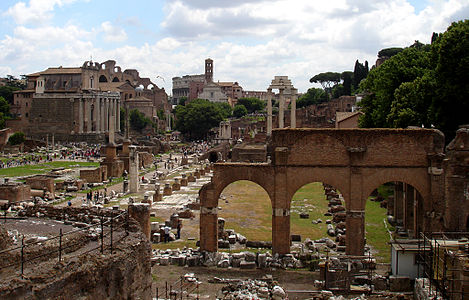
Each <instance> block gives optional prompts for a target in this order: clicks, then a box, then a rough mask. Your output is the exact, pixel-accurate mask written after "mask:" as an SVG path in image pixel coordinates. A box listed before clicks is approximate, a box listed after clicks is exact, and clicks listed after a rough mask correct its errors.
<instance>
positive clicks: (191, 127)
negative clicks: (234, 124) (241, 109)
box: [174, 99, 231, 139]
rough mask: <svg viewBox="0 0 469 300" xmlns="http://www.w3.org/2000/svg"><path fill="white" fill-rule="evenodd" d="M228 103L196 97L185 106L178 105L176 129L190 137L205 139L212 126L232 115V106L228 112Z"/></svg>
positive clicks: (176, 109) (175, 110)
mask: <svg viewBox="0 0 469 300" xmlns="http://www.w3.org/2000/svg"><path fill="white" fill-rule="evenodd" d="M225 104H226V105H228V104H227V103H225ZM226 105H224V104H223V103H213V102H210V101H208V100H204V99H195V100H193V101H191V102H190V103H188V104H186V105H185V106H183V105H178V106H176V108H175V109H174V113H175V116H176V129H177V130H179V131H180V132H181V133H183V134H184V135H186V136H187V137H188V138H189V139H203V138H205V137H206V136H207V134H208V132H209V131H210V129H211V128H213V127H217V126H218V125H219V124H220V121H222V120H223V119H225V118H227V117H229V116H230V115H231V107H230V108H229V112H230V113H229V114H228V109H227V107H226ZM228 107H229V105H228Z"/></svg>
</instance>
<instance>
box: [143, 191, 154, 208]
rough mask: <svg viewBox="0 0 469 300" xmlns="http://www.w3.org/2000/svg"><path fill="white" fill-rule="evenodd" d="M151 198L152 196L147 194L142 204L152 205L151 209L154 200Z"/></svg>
mask: <svg viewBox="0 0 469 300" xmlns="http://www.w3.org/2000/svg"><path fill="white" fill-rule="evenodd" d="M150 196H151V195H150V193H149V192H146V193H145V195H143V201H142V203H148V204H150V207H151V203H152V201H151V200H152V198H153V197H150Z"/></svg>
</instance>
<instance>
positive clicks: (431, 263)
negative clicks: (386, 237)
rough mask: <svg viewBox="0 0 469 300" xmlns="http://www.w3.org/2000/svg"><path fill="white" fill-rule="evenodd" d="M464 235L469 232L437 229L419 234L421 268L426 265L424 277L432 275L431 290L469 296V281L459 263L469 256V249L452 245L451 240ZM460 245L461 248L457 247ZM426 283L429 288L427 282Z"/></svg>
mask: <svg viewBox="0 0 469 300" xmlns="http://www.w3.org/2000/svg"><path fill="white" fill-rule="evenodd" d="M460 238H466V239H467V238H469V233H468V232H435V233H427V234H425V233H420V235H419V251H418V254H417V260H418V267H419V268H421V267H423V277H426V278H428V284H427V285H428V290H429V292H430V293H432V292H433V291H436V292H438V293H440V294H441V296H442V297H443V298H444V299H455V300H456V299H461V300H462V299H469V292H468V291H467V289H465V288H464V286H467V285H469V280H467V279H463V278H464V277H465V276H463V274H464V270H463V268H462V267H461V265H460V262H457V260H459V259H460V258H467V257H468V256H469V249H467V248H466V249H464V250H462V249H459V243H457V244H455V243H453V244H451V241H453V242H454V241H457V240H458V239H460ZM456 246H457V247H458V249H454V247H456ZM466 247H468V244H467V242H466ZM458 265H459V267H457V266H458ZM419 272H420V271H419ZM466 278H467V277H466ZM422 284H423V287H424V288H426V283H425V281H423V283H422Z"/></svg>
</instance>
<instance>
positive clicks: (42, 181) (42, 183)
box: [26, 176, 55, 194]
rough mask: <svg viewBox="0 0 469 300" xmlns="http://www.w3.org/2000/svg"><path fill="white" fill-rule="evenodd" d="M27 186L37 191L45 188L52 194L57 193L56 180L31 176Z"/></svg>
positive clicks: (27, 179) (27, 180)
mask: <svg viewBox="0 0 469 300" xmlns="http://www.w3.org/2000/svg"><path fill="white" fill-rule="evenodd" d="M26 184H27V185H29V186H30V187H31V188H32V189H35V190H43V189H44V188H45V189H46V190H47V191H48V192H50V193H52V194H53V193H54V192H55V187H54V178H51V177H47V176H31V177H28V178H26Z"/></svg>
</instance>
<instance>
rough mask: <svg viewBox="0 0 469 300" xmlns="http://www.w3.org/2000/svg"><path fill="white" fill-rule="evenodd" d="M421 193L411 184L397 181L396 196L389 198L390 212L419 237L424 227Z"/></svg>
mask: <svg viewBox="0 0 469 300" xmlns="http://www.w3.org/2000/svg"><path fill="white" fill-rule="evenodd" d="M422 201H423V199H422V198H421V195H420V193H419V192H418V191H417V190H416V189H415V188H414V187H413V186H411V185H409V184H405V183H402V182H396V183H395V185H394V197H390V198H389V199H388V214H390V215H393V216H394V219H395V220H396V222H397V224H399V225H402V227H403V228H404V229H405V230H407V231H408V232H409V236H411V237H417V236H418V233H419V232H421V231H422V230H423V229H422V220H423V208H422Z"/></svg>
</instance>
